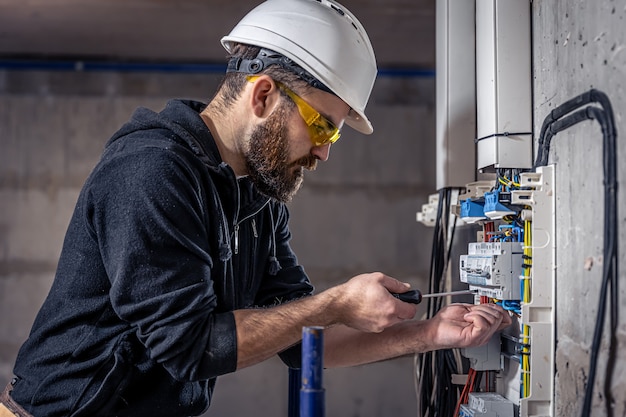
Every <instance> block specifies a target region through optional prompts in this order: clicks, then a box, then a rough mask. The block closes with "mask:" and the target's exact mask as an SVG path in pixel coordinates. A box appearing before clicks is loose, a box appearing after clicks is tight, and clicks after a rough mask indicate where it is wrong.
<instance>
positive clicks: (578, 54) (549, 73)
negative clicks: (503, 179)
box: [533, 0, 626, 416]
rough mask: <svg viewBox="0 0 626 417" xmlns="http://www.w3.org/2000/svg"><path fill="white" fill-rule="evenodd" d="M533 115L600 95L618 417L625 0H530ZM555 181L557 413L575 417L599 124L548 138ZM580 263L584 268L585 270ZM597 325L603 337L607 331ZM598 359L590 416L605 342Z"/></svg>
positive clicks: (622, 407)
mask: <svg viewBox="0 0 626 417" xmlns="http://www.w3.org/2000/svg"><path fill="white" fill-rule="evenodd" d="M533 19H534V21H533V29H534V34H533V42H534V53H533V59H534V77H535V83H534V88H535V93H534V94H535V96H534V102H535V104H534V115H535V131H536V132H538V131H539V129H540V127H541V123H542V121H543V119H544V118H545V117H546V115H547V114H548V113H549V112H550V111H551V110H552V109H554V108H555V107H557V106H558V105H559V104H561V103H563V102H564V101H566V100H567V99H569V98H572V97H574V96H576V95H578V94H580V93H583V92H585V91H587V90H589V89H590V88H592V87H593V88H597V89H599V90H601V91H604V92H605V93H606V94H608V96H609V98H610V100H611V101H612V104H613V109H614V112H615V118H616V123H617V131H618V155H617V157H618V181H619V182H620V183H621V184H622V187H621V190H620V194H619V210H620V213H619V217H618V218H619V227H620V231H619V242H620V251H619V259H620V270H621V279H620V281H621V282H620V286H621V288H620V292H619V304H620V308H621V313H620V324H619V332H618V340H619V344H620V347H619V349H618V358H617V362H616V364H615V366H614V367H612V369H613V375H614V377H613V379H612V382H611V383H610V384H609V388H610V389H611V391H612V393H613V396H614V402H613V406H614V407H615V410H614V411H615V414H614V415H616V416H623V415H626V390H624V386H625V385H626V360H625V359H626V355H625V353H624V352H625V349H624V344H625V342H626V321H625V318H626V308H625V307H626V298H625V297H624V291H625V284H624V279H623V278H624V273H625V265H624V262H623V259H624V250H625V249H626V248H625V247H624V236H625V234H626V230H625V227H624V226H625V223H626V221H625V215H624V207H626V206H625V204H624V187H623V184H625V183H626V182H625V180H626V170H625V168H624V167H625V164H624V161H626V153H625V152H626V149H625V148H624V144H625V143H626V142H625V141H624V138H625V137H626V120H625V116H626V2H624V1H623V0H622V1H611V0H595V1H577V2H574V1H568V0H556V1H555V0H553V1H535V2H533ZM551 161H552V162H554V163H555V164H556V177H557V180H556V181H557V195H556V204H557V265H556V272H557V283H556V285H557V339H558V342H557V343H558V344H557V355H556V415H558V416H570V415H579V410H580V409H581V407H582V401H583V393H584V384H585V383H586V381H587V376H588V362H589V351H590V346H591V340H592V336H593V328H594V322H595V317H596V312H597V306H598V299H599V288H600V281H601V276H602V250H603V239H602V227H603V205H604V204H603V201H604V200H603V174H602V134H601V132H600V128H599V124H597V123H596V122H585V123H583V124H580V125H578V126H576V127H573V128H571V129H568V130H567V131H565V132H563V133H561V134H559V135H557V136H556V137H555V138H554V139H553V140H552V151H551ZM589 262H592V264H593V265H592V266H591V267H590V268H589V267H588V266H589ZM607 327H608V321H607V326H605V334H606V333H607ZM604 340H605V342H604V343H603V350H602V353H601V355H600V361H599V364H600V366H599V369H598V374H597V377H596V389H595V396H594V412H593V415H594V416H596V415H597V416H600V415H607V412H606V411H605V408H604V406H605V402H606V401H607V398H606V395H605V394H604V393H603V386H604V384H605V380H606V378H605V369H606V358H607V349H606V344H607V341H608V339H607V338H606V337H605V339H604Z"/></svg>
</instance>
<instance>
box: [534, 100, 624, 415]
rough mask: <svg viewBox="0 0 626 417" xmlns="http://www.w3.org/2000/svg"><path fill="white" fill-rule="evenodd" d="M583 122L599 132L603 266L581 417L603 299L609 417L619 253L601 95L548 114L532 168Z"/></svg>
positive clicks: (607, 116)
mask: <svg viewBox="0 0 626 417" xmlns="http://www.w3.org/2000/svg"><path fill="white" fill-rule="evenodd" d="M590 103H597V104H599V105H600V107H597V106H594V105H589V106H587V107H585V108H583V109H581V110H577V109H579V108H580V107H583V106H585V105H587V104H590ZM584 120H596V121H597V122H598V123H599V124H600V126H601V129H602V137H603V142H602V145H603V151H602V155H603V157H602V160H603V168H604V172H603V174H604V236H603V237H604V251H603V256H604V264H603V270H602V284H601V286H600V298H599V302H598V312H597V315H596V322H595V326H594V334H593V340H592V344H591V352H590V360H589V375H588V378H587V385H586V387H585V397H584V402H583V408H582V412H581V415H582V416H588V415H590V411H591V403H592V400H593V390H594V385H595V377H596V371H597V362H598V356H599V351H600V345H601V342H602V334H603V332H604V322H605V316H606V304H607V297H609V298H610V311H609V316H610V327H609V329H610V334H609V349H608V358H607V366H606V378H605V383H604V397H605V404H606V413H607V415H608V416H612V415H613V410H612V407H611V405H610V404H611V402H612V399H613V396H612V393H611V380H612V375H613V374H612V373H613V371H614V369H615V366H614V362H615V360H616V349H617V338H616V331H617V321H618V317H619V302H618V295H619V291H618V277H619V273H618V258H617V256H618V253H619V251H618V240H617V237H618V227H619V223H618V221H617V160H616V158H617V156H616V155H617V131H616V129H615V118H614V115H613V108H612V105H611V102H610V100H609V98H608V96H607V95H606V94H604V93H603V92H601V91H598V90H595V89H591V90H589V91H587V92H585V93H583V94H580V95H579V96H577V97H574V98H572V99H570V100H568V101H566V102H565V103H563V104H561V105H560V106H558V107H557V108H555V109H554V110H552V111H551V112H550V114H549V115H548V116H547V117H546V118H545V119H544V121H543V123H542V127H541V132H540V135H539V140H538V150H537V158H536V160H535V164H534V165H535V167H537V166H542V165H547V163H548V157H549V153H550V142H551V139H552V137H553V136H555V135H556V134H557V133H559V132H561V131H563V130H565V129H567V128H569V127H571V126H574V125H575V124H578V123H580V122H582V121H584ZM609 291H610V293H609Z"/></svg>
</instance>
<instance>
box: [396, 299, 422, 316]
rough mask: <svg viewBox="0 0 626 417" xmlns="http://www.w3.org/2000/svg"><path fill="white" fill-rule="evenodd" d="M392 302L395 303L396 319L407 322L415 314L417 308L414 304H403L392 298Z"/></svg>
mask: <svg viewBox="0 0 626 417" xmlns="http://www.w3.org/2000/svg"><path fill="white" fill-rule="evenodd" d="M394 300H395V301H396V302H395V304H396V308H397V310H396V314H397V316H398V318H400V319H402V320H409V319H412V318H413V317H415V315H416V314H417V306H416V305H415V304H411V303H405V302H404V301H400V300H398V299H396V298H394Z"/></svg>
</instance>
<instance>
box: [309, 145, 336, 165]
mask: <svg viewBox="0 0 626 417" xmlns="http://www.w3.org/2000/svg"><path fill="white" fill-rule="evenodd" d="M330 145H331V144H330V143H327V144H326V145H322V146H314V147H313V148H312V149H311V154H312V155H313V156H315V157H316V158H317V159H319V160H320V161H322V162H326V161H328V157H329V156H330Z"/></svg>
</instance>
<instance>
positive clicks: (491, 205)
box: [483, 191, 515, 219]
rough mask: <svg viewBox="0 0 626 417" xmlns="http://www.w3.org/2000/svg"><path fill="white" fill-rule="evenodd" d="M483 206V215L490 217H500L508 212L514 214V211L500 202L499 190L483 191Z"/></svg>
mask: <svg viewBox="0 0 626 417" xmlns="http://www.w3.org/2000/svg"><path fill="white" fill-rule="evenodd" d="M484 196H485V206H484V207H483V215H484V216H486V217H489V218H490V219H501V218H502V217H504V216H508V215H509V214H515V211H513V210H511V209H510V208H508V207H507V206H505V205H504V204H502V203H501V202H500V191H493V192H489V193H485V195H484Z"/></svg>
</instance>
